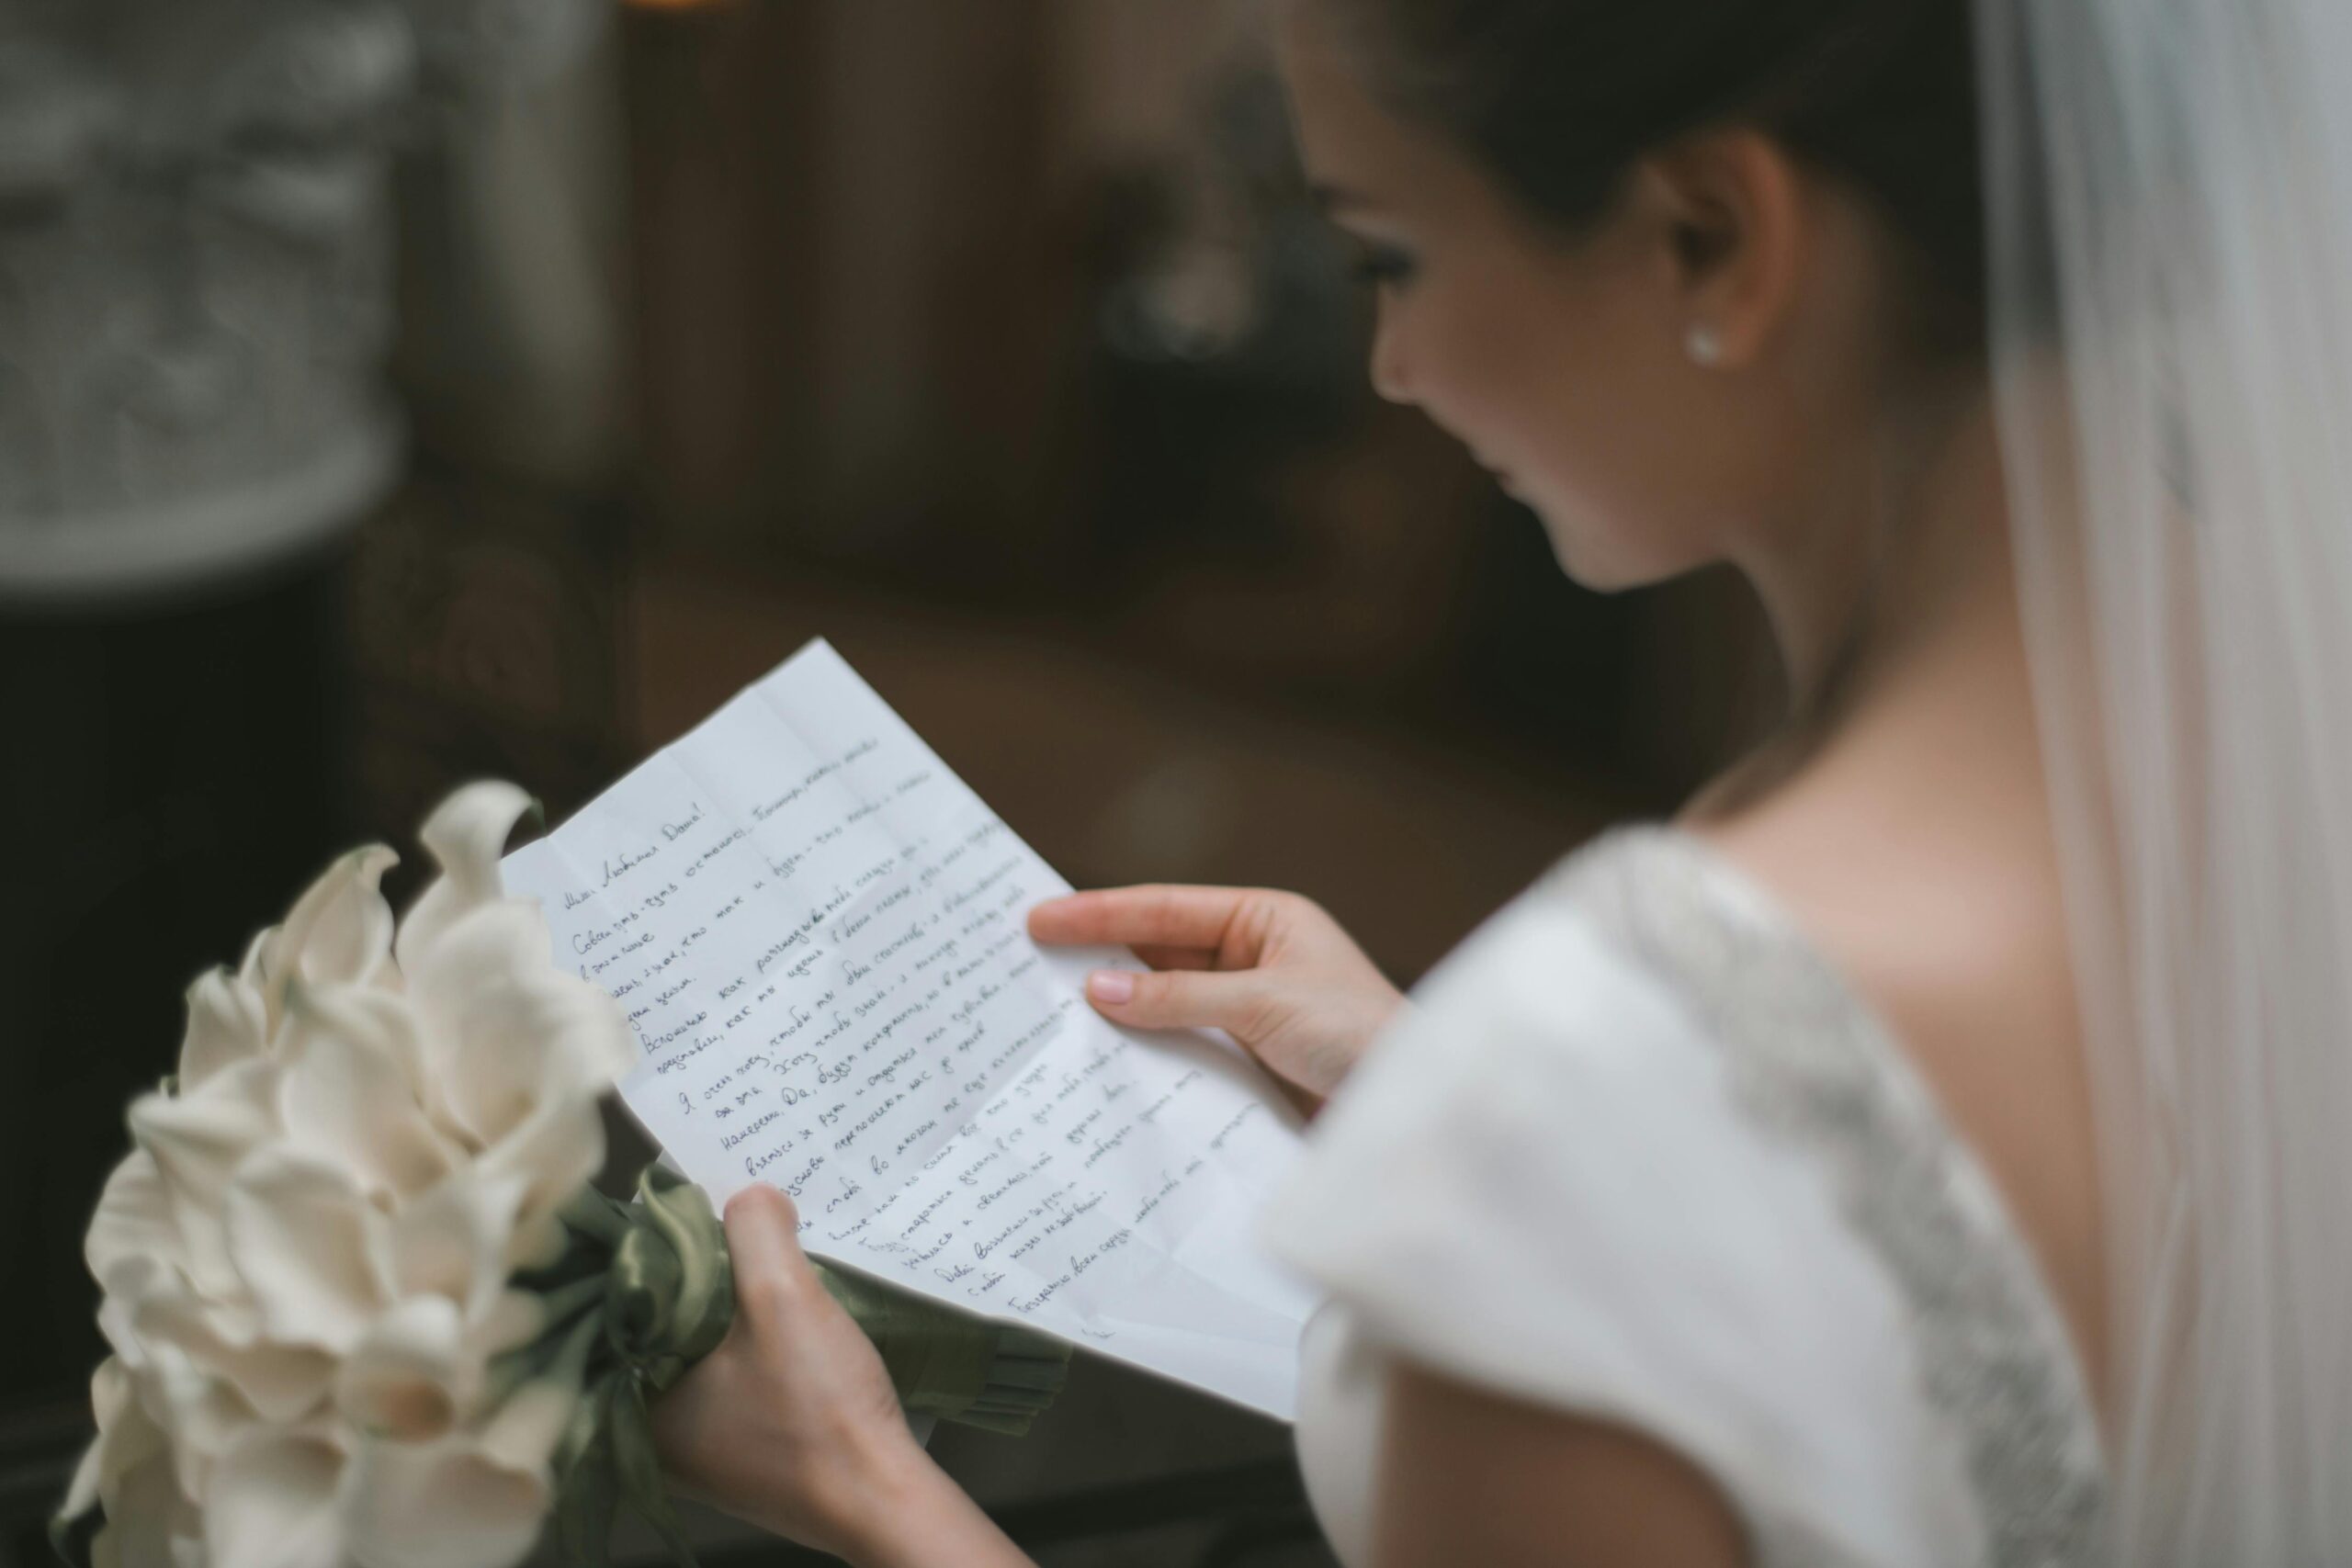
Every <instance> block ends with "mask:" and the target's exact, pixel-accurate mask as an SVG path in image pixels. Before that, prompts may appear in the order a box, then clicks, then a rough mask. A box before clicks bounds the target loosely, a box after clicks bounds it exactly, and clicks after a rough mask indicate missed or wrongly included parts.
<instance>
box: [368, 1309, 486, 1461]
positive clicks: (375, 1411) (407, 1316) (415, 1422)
mask: <svg viewBox="0 0 2352 1568" xmlns="http://www.w3.org/2000/svg"><path fill="white" fill-rule="evenodd" d="M467 1338H468V1337H467V1333H466V1320H465V1316H464V1314H462V1313H460V1312H459V1311H458V1304H457V1303H455V1302H453V1301H450V1300H449V1299H448V1298H447V1297H446V1296H432V1295H427V1296H413V1297H411V1298H410V1299H409V1300H407V1301H404V1302H402V1303H400V1304H399V1305H398V1306H396V1307H394V1308H392V1310H391V1311H390V1312H388V1313H386V1314H384V1315H383V1316H381V1317H379V1318H378V1319H377V1320H376V1321H375V1322H374V1323H373V1324H372V1325H369V1326H368V1332H367V1334H366V1335H364V1336H363V1337H361V1338H360V1341H359V1343H358V1344H357V1345H355V1346H354V1347H352V1350H351V1354H350V1355H348V1356H346V1357H345V1358H344V1359H343V1365H342V1366H341V1368H339V1369H338V1370H337V1371H336V1373H335V1384H334V1403H335V1408H336V1409H337V1410H338V1411H340V1412H341V1413H342V1415H343V1416H344V1417H345V1419H346V1420H348V1421H350V1422H351V1423H352V1425H353V1426H355V1427H357V1428H358V1429H359V1430H360V1431H363V1432H367V1433H369V1434H372V1435H374V1436H377V1437H382V1438H399V1439H401V1441H404V1442H418V1441H423V1440H424V1439H427V1438H437V1437H439V1436H441V1435H442V1434H443V1433H445V1432H447V1431H448V1430H449V1429H450V1427H453V1426H455V1425H456V1424H457V1422H458V1418H459V1416H462V1415H463V1414H465V1413H466V1411H467V1410H468V1409H469V1407H470V1406H471V1404H473V1401H474V1396H475V1395H476V1394H477V1393H479V1392H480V1390H481V1378H482V1367H481V1361H480V1360H479V1359H476V1358H472V1357H470V1356H469V1349H470V1347H469V1344H468V1342H467Z"/></svg>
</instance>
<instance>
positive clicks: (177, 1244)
mask: <svg viewBox="0 0 2352 1568" xmlns="http://www.w3.org/2000/svg"><path fill="white" fill-rule="evenodd" d="M82 1257H83V1259H84V1260H85V1262H87V1263H88V1264H89V1266H90V1277H91V1278H92V1279H94V1280H96V1281H97V1282H98V1286H99V1288H100V1289H101V1290H103V1291H105V1292H107V1293H108V1294H110V1295H111V1294H113V1293H115V1292H118V1291H120V1290H123V1289H125V1285H124V1283H123V1281H124V1278H125V1270H126V1269H134V1270H136V1271H138V1272H140V1273H141V1274H142V1275H143V1274H144V1273H145V1272H146V1271H147V1270H149V1269H153V1268H154V1267H158V1266H176V1265H179V1264H182V1263H183V1262H184V1261H185V1260H186V1258H187V1247H185V1246H184V1245H183V1244H182V1242H181V1240H180V1232H179V1227H178V1225H176V1224H174V1223H173V1219H172V1203H171V1197H170V1195H169V1194H168V1193H166V1192H165V1191H164V1178H163V1173H162V1172H161V1171H159V1170H158V1169H157V1168H156V1166H155V1156H153V1155H151V1154H149V1153H148V1152H147V1151H146V1150H145V1149H133V1150H131V1152H130V1155H129V1156H127V1157H126V1158H125V1159H124V1160H123V1161H122V1163H121V1164H119V1165H118V1166H116V1167H115V1168H114V1173H113V1174H112V1175H110V1176H108V1177H107V1185H106V1190H105V1191H103V1192H101V1193H100V1194H99V1195H98V1207H97V1212H96V1213H94V1214H92V1215H91V1216H90V1230H89V1234H88V1235H85V1237H83V1241H82Z"/></svg>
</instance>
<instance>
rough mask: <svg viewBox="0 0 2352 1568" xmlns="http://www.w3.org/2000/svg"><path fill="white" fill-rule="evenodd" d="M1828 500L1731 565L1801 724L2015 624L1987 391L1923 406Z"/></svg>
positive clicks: (1969, 387)
mask: <svg viewBox="0 0 2352 1568" xmlns="http://www.w3.org/2000/svg"><path fill="white" fill-rule="evenodd" d="M1834 488H1835V490H1836V491H1837V495H1836V498H1835V499H1830V500H1825V501H1824V502H1822V503H1820V504H1818V505H1816V506H1815V507H1814V508H1811V509H1810V514H1809V515H1808V516H1806V517H1805V518H1804V520H1803V522H1802V525H1800V526H1797V527H1795V528H1792V530H1790V535H1789V536H1788V537H1785V538H1779V539H1766V540H1763V541H1760V542H1759V543H1758V545H1757V546H1756V547H1754V548H1753V549H1752V550H1751V551H1749V552H1747V555H1746V556H1745V557H1744V558H1741V559H1739V560H1738V561H1737V563H1736V564H1738V565H1739V566H1740V568H1741V569H1742V570H1744V571H1745V572H1746V573H1747V577H1748V580H1749V581H1750V582H1752V583H1753V584H1754V586H1755V588H1756V591H1757V592H1758V596H1759V597H1760V598H1761V600H1762V602H1763V605H1764V609H1765V613H1766V615H1767V616H1768V617H1769V618H1770V623H1771V626H1772V631H1773V637H1774V639H1775V641H1776V642H1777V644H1778V645H1779V648H1780V652H1781V661H1782V668H1783V669H1784V671H1786V672H1787V675H1788V680H1789V688H1790V690H1791V692H1792V693H1793V694H1795V695H1796V697H1797V699H1798V700H1797V702H1796V703H1795V705H1794V706H1795V707H1796V709H1797V711H1799V712H1804V713H1818V712H1819V711H1820V710H1821V709H1823V708H1825V707H1828V706H1833V705H1834V706H1835V707H1838V708H1839V709H1850V708H1851V707H1852V706H1853V705H1854V704H1856V703H1857V702H1858V701H1860V700H1861V699H1862V698H1863V696H1864V694H1865V692H1866V690H1868V689H1871V688H1875V687H1877V686H1879V685H1881V684H1883V682H1884V681H1886V680H1887V679H1889V678H1892V677H1894V676H1895V675H1896V674H1897V673H1898V672H1899V671H1902V670H1903V669H1905V668H1906V667H1908V666H1909V665H1910V664H1911V663H1912V662H1913V661H1914V660H1917V659H1918V658H1920V657H1922V656H1923V655H1925V654H1926V652H1927V650H1928V649H1931V648H1936V647H1940V646H1942V645H1943V644H1944V643H1946V642H1947V641H1949V640H1950V639H1951V638H1953V637H1962V638H1966V637H1977V636H1982V635H1985V633H1987V632H1989V631H1992V630H1994V629H1995V627H1996V626H2013V624H2014V620H2015V604H2014V592H2013V581H2012V577H2011V570H2010V557H2009V539H2008V526H2007V517H2008V512H2007V499H2006V496H2005V493H2004V490H2003V481H2002V470H2001V456H2000V445H1999V440H1998V435H1997V432H1996V428H1995V421H1994V412H1993V405H1992V399H1991V397H1990V395H1989V392H1988V391H1987V389H1986V388H1985V385H1984V383H1983V381H1982V380H1981V379H1979V378H1971V379H1970V380H1968V381H1967V382H1965V383H1962V384H1957V385H1954V386H1952V387H1951V388H1948V389H1944V390H1942V391H1940V392H1939V393H1932V394H1929V395H1927V396H1923V397H1921V398H1919V399H1918V400H1917V401H1916V403H1915V404H1914V406H1913V408H1912V410H1911V412H1910V413H1909V414H1908V415H1907V416H1906V417H1905V418H1903V419H1900V420H1897V421H1894V422H1892V423H1890V424H1889V425H1888V426H1886V427H1885V428H1884V429H1883V431H1882V432H1880V433H1878V434H1876V436H1875V437H1874V439H1872V440H1871V442H1870V443H1869V444H1868V445H1867V446H1864V447H1862V448H1861V449H1860V450H1859V451H1858V452H1857V454H1856V457H1855V461H1854V463H1853V465H1852V467H1851V468H1850V470H1849V473H1847V474H1846V475H1843V476H1837V477H1836V478H1835V487H1834ZM1833 687H1835V688H1837V689H1835V690H1832V689H1831V688H1833Z"/></svg>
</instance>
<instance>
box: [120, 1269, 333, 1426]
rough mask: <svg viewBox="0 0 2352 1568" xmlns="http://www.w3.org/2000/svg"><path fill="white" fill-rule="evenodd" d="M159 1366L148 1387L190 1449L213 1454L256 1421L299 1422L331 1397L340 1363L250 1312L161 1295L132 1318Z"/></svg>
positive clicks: (152, 1402) (144, 1383) (154, 1405)
mask: <svg viewBox="0 0 2352 1568" xmlns="http://www.w3.org/2000/svg"><path fill="white" fill-rule="evenodd" d="M131 1321H132V1324H133V1325H134V1328H135V1332H136V1333H137V1336H138V1337H139V1339H140V1341H141V1344H142V1346H143V1347H144V1348H145V1349H146V1350H147V1352H148V1353H149V1358H150V1360H151V1362H152V1366H151V1367H150V1368H149V1369H147V1371H145V1373H144V1374H142V1377H141V1389H142V1393H143V1394H144V1396H145V1397H146V1398H147V1401H148V1404H149V1407H150V1409H151V1410H152V1411H153V1414H154V1416H155V1417H156V1419H157V1420H158V1421H160V1422H162V1423H163V1425H164V1427H165V1428H166V1429H167V1430H169V1431H170V1432H171V1433H172V1434H173V1436H174V1437H175V1438H176V1439H178V1441H179V1442H180V1443H181V1445H182V1446H183V1447H192V1448H194V1449H196V1450H199V1451H203V1452H207V1453H209V1452H211V1451H213V1450H217V1449H218V1448H219V1447H220V1443H221V1442H222V1441H223V1440H225V1438H227V1437H228V1436H230V1435H232V1433H233V1432H234V1431H235V1430H236V1429H238V1428H240V1427H243V1425H245V1424H246V1423H247V1422H249V1421H251V1420H252V1419H254V1417H255V1416H260V1417H263V1418H266V1419H268V1420H271V1421H291V1420H294V1419H296V1418H297V1417H299V1416H304V1415H307V1414H309V1413H310V1411H311V1409H313V1408H314V1407H315V1406H317V1405H318V1404H319V1403H320V1402H321V1401H322V1399H324V1398H325V1396H326V1392H327V1387H328V1384H329V1382H330V1381H331V1380H332V1379H333V1377H334V1359H333V1358H332V1357H330V1356H328V1355H327V1354H326V1353H325V1352H323V1351H322V1350H319V1349H315V1348H311V1347H309V1346H303V1345H286V1344H277V1343H274V1342H272V1341H271V1340H269V1339H268V1338H266V1337H264V1335H263V1334H262V1331H261V1323H260V1320H259V1318H258V1317H256V1316H255V1315H254V1314H253V1313H252V1312H251V1311H250V1310H241V1309H237V1308H233V1307H226V1306H220V1305H217V1304H214V1303H208V1302H203V1301H199V1300H198V1299H197V1298H196V1297H195V1296H194V1295H191V1294H188V1293H187V1292H173V1291H168V1290H166V1291H158V1292H154V1293H153V1294H151V1295H149V1296H148V1297H147V1299H146V1300H144V1301H142V1302H141V1303H139V1305H138V1307H137V1308H136V1309H135V1310H134V1311H133V1313H132V1314H131Z"/></svg>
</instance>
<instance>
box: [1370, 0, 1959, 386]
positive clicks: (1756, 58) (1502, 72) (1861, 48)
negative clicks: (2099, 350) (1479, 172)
mask: <svg viewBox="0 0 2352 1568" xmlns="http://www.w3.org/2000/svg"><path fill="white" fill-rule="evenodd" d="M1342 4H1343V6H1345V8H1347V9H1348V10H1350V11H1351V12H1353V13H1355V14H1357V15H1358V16H1360V17H1362V18H1363V20H1365V21H1367V22H1369V23H1370V24H1371V26H1370V28H1369V29H1368V34H1367V37H1366V39H1365V41H1366V43H1367V44H1368V45H1369V48H1370V60H1371V65H1372V70H1373V76H1374V85H1375V87H1376V89H1377V90H1378V91H1379V92H1380V93H1381V94H1382V96H1384V98H1385V99H1386V100H1387V101H1388V102H1389V103H1390V104H1391V106H1392V107H1395V108H1397V110H1398V111H1399V112H1401V113H1403V114H1405V115H1407V116H1408V117H1410V118H1416V119H1419V120H1420V121H1422V122H1423V123H1426V124H1430V125H1431V126H1433V127H1435V128H1436V129H1437V130H1440V131H1441V132H1442V133H1444V134H1445V135H1447V136H1448V137H1450V138H1451V139H1452V140H1453V141H1455V142H1456V143H1457V144H1459V145H1461V146H1462V147H1464V148H1465V149H1466V150H1467V151H1468V152H1470V153H1471V155H1472V156H1473V157H1474V158H1475V159H1476V161H1477V162H1478V163H1479V164H1482V165H1483V166H1485V167H1486V168H1487V169H1488V170H1490V171H1491V172H1492V173H1493V174H1495V175H1498V177H1499V178H1500V180H1501V181H1502V183H1503V185H1504V186H1505V187H1506V188H1508V189H1509V190H1510V191H1511V192H1513V193H1514V194H1515V195H1516V196H1517V197H1519V198H1520V199H1521V200H1522V201H1523V202H1525V203H1526V204H1527V205H1528V206H1529V207H1530V208H1531V209H1532V210H1534V211H1535V212H1537V213H1538V214H1540V215H1542V216H1543V217H1544V218H1546V219H1549V220H1554V221H1556V222H1557V223H1559V224H1561V225H1563V226H1564V227H1566V228H1567V229H1570V230H1572V231H1573V230H1578V229H1582V228H1585V227H1587V226H1589V225H1590V224H1591V223H1593V222H1594V221H1596V220H1599V219H1600V218H1601V217H1603V216H1604V215H1605V214H1606V212H1607V211H1608V209H1609V208H1610V207H1611V203H1612V202H1613V201H1614V199H1615V198H1616V196H1617V194H1618V192H1619V191H1620V189H1621V188H1622V186H1623V180H1624V177H1625V175H1626V174H1627V173H1628V171H1629V170H1630V169H1631V168H1632V166H1633V164H1634V162H1635V161H1636V160H1638V159H1639V158H1640V157H1641V156H1642V155H1644V154H1645V153H1646V152H1651V151H1654V150H1656V149H1657V148H1659V147H1661V146H1663V145H1665V144H1667V143H1668V142H1670V141H1673V140H1674V139H1675V138H1676V137H1678V136H1681V135H1683V134H1686V133H1688V132H1691V131H1695V130H1701V129H1702V128H1705V127H1708V126H1711V125H1720V124H1745V125H1752V126H1755V127H1757V128H1758V129H1759V130H1764V131H1765V132H1767V133H1768V134H1770V135H1771V136H1772V137H1773V138H1774V139H1776V140H1777V141H1780V142H1781V144H1782V145H1783V146H1785V147H1786V148H1787V149H1788V150H1789V151H1790V152H1792V154H1794V155H1795V156H1797V157H1798V158H1800V159H1801V160H1803V161H1804V162H1805V163H1807V164H1810V165H1811V166H1813V167H1815V168H1816V169H1818V170H1820V171H1822V172H1823V173H1824V174H1826V175H1829V176H1831V177H1833V178H1835V179H1838V180H1839V181H1840V182H1842V183H1843V184H1845V185H1846V186H1848V187H1849V189H1850V190H1852V191H1853V192H1854V193H1855V194H1856V195H1858V196H1859V197H1861V198H1862V199H1863V200H1865V201H1867V202H1868V203H1870V204H1871V206H1873V207H1874V208H1875V209H1877V210H1878V211H1879V213H1880V215H1881V216H1882V218H1883V220H1884V221H1885V223H1886V225H1887V228H1888V230H1889V231H1890V232H1891V233H1892V234H1893V235H1894V236H1895V238H1896V239H1897V240H1898V241H1899V242H1900V243H1902V245H1903V246H1904V247H1905V250H1906V251H1907V252H1908V254H1909V256H1910V259H1911V260H1912V262H1913V263H1914V264H1915V267H1914V270H1915V271H1916V272H1917V275H1918V277H1919V280H1920V282H1921V284H1922V285H1923V287H1921V288H1917V289H1915V290H1914V291H1913V292H1914V295H1915V296H1916V303H1917V306H1918V313H1917V326H1918V330H1919V335H1920V338H1921V342H1922V345H1923V346H1924V347H1926V348H1928V349H1930V350H1933V351H1942V352H1945V353H1951V354H1962V355H1972V356H1978V355H1982V353H1983V351H1984V345H1985V317H1986V310H1987V282H1986V265H1985V198H1984V195H1983V191H1982V185H1981V173H1980V171H1981V168H1982V157H1981V154H1980V152H1979V150H1978V145H1977V111H1976V77H1975V66H1974V50H1973V38H1972V28H1971V26H1970V21H1969V6H1968V0H1342Z"/></svg>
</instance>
